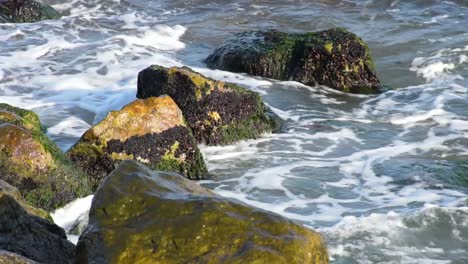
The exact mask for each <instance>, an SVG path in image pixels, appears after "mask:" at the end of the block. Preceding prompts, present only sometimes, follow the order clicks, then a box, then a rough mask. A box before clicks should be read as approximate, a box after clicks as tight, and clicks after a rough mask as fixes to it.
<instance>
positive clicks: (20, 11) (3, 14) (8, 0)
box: [0, 0, 61, 23]
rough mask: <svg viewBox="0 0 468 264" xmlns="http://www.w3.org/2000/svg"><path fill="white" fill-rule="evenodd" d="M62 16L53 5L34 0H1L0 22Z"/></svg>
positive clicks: (31, 20) (24, 21)
mask: <svg viewBox="0 0 468 264" xmlns="http://www.w3.org/2000/svg"><path fill="white" fill-rule="evenodd" d="M60 17H61V15H60V13H59V12H57V11H56V10H55V9H54V8H52V7H51V6H49V5H46V4H43V3H40V2H37V1H34V0H0V23H31V22H37V21H41V20H47V19H58V18H60Z"/></svg>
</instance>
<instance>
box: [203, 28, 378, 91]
mask: <svg viewBox="0 0 468 264" xmlns="http://www.w3.org/2000/svg"><path fill="white" fill-rule="evenodd" d="M206 63H207V65H208V66H209V67H211V68H217V69H222V70H227V71H232V72H245V73H249V74H252V75H256V76H263V77H268V78H273V79H278V80H293V81H298V82H301V83H303V84H306V85H326V86H328V87H331V88H334V89H337V90H340V91H343V92H350V93H364V94H367V93H376V92H378V91H379V89H380V88H381V86H382V85H381V83H380V81H379V79H378V78H377V76H376V72H375V66H374V63H373V61H372V58H371V54H370V52H369V48H368V46H367V44H366V43H365V42H364V41H363V40H362V39H361V38H360V37H358V36H356V35H355V34H353V33H351V32H348V31H347V30H345V29H343V28H334V29H329V30H324V31H320V32H309V33H305V34H296V33H291V34H288V33H283V32H279V31H275V30H270V31H250V32H242V33H237V34H235V35H234V36H233V37H231V38H229V39H227V40H226V41H225V42H224V44H222V45H221V46H220V47H218V48H217V49H216V50H215V51H214V52H213V53H212V54H211V55H210V56H208V58H207V59H206Z"/></svg>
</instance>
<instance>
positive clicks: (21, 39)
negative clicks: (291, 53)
mask: <svg viewBox="0 0 468 264" xmlns="http://www.w3.org/2000/svg"><path fill="white" fill-rule="evenodd" d="M44 2H46V3H49V4H52V5H53V6H54V7H55V8H57V9H58V10H60V11H62V12H63V13H64V14H65V16H64V17H63V18H62V19H60V20H55V21H42V22H39V23H32V24H0V102H6V103H9V104H12V105H15V106H18V107H23V108H27V109H32V110H34V111H36V112H37V113H38V114H39V115H40V117H41V120H42V122H43V123H44V125H45V126H46V127H47V128H48V135H49V136H50V137H51V138H52V139H53V140H54V141H55V142H56V143H57V144H59V146H60V147H61V148H62V149H63V150H67V149H68V148H69V147H70V146H72V145H73V144H74V143H75V142H76V141H77V139H78V138H79V137H80V136H81V135H82V134H83V132H84V131H86V130H87V129H88V128H89V127H90V126H91V125H93V124H96V123H97V122H99V121H100V120H101V119H102V118H103V117H104V116H105V115H106V114H107V113H108V112H109V111H110V110H117V109H120V108H121V107H122V106H123V105H125V104H127V103H129V102H130V101H132V100H134V99H135V94H136V80H137V74H138V72H139V71H140V70H142V69H144V68H145V67H147V66H149V65H151V64H159V65H164V66H173V65H178V66H180V65H187V66H190V67H193V68H194V69H195V70H197V71H199V72H201V73H203V74H205V75H207V76H211V77H213V78H218V79H223V80H226V81H231V82H235V83H238V84H240V85H242V86H244V87H246V88H248V89H251V90H254V91H257V92H259V93H261V95H262V96H263V99H264V100H265V102H266V103H267V104H268V105H269V106H270V107H271V108H272V109H273V110H274V112H276V113H277V114H278V115H279V116H280V117H281V118H282V119H284V123H285V125H284V129H283V131H282V132H281V133H279V134H271V135H265V137H264V138H261V139H258V140H250V141H246V142H241V143H239V144H236V145H232V146H226V147H206V146H202V151H203V153H204V155H205V159H206V162H207V164H208V167H209V170H210V173H211V174H212V175H213V180H211V181H204V182H201V183H200V184H202V185H203V186H205V187H208V188H211V189H213V190H215V191H216V192H217V193H219V194H220V195H223V196H226V197H233V198H236V199H239V200H241V201H243V202H245V203H248V204H251V205H253V206H257V207H260V208H263V209H265V210H269V211H273V212H276V213H279V214H281V215H284V216H286V217H288V218H291V219H295V220H297V221H299V222H302V223H303V224H305V225H306V226H309V227H311V228H313V229H315V230H318V231H319V232H321V233H322V234H323V236H324V238H325V239H326V241H327V244H328V247H329V252H330V256H331V258H332V263H340V264H341V263H441V264H442V263H453V264H455V263H456V264H462V263H468V198H467V197H468V196H467V194H468V94H467V93H468V1H466V0H452V1H442V0H441V1H436V0H406V1H399V0H361V1H359V0H317V1H305V0H304V1H300V0H281V1H280V0H278V1H266V0H255V1H247V0H237V1H224V0H217V1H212V0H210V1H209V0H183V1H182V0H158V1H156V0H154V1H146V0H145V1H143V0H126V1H124V0H122V1H118V0H114V1H112V0H97V1H94V0H93V1H91V0H63V1H58V0H54V1H52V0H45V1H44ZM335 26H341V27H346V28H348V29H349V30H351V31H353V32H355V33H356V34H358V35H360V36H361V37H362V38H364V40H365V41H367V43H368V44H369V46H370V49H371V52H372V54H373V57H374V60H375V62H376V65H377V69H378V73H379V76H380V78H381V80H382V81H383V83H384V84H385V85H386V86H388V87H390V88H391V90H389V91H388V92H385V93H383V94H380V95H374V96H362V95H350V94H343V93H341V92H337V91H334V90H331V89H329V88H326V87H308V86H304V85H301V84H299V83H296V82H280V81H275V80H271V79H263V78H257V77H251V76H248V75H244V74H233V73H229V72H223V71H214V70H209V69H207V68H206V67H205V65H204V64H203V62H202V60H203V59H204V58H205V57H206V56H208V55H209V53H210V52H211V51H212V50H213V49H214V48H215V47H216V46H217V45H219V44H221V43H222V41H223V40H224V39H225V38H226V37H228V36H229V35H230V34H231V33H233V32H239V31H244V30H256V29H271V28H273V29H278V30H283V31H288V32H304V31H316V30H322V29H327V28H330V27H335ZM90 201H91V199H90V198H88V199H85V200H82V201H78V202H77V203H76V204H75V205H74V206H75V208H74V209H70V208H71V207H70V208H66V209H64V210H62V211H61V212H60V214H57V215H55V217H56V220H57V221H58V222H61V223H65V224H66V222H67V221H71V220H70V219H73V218H74V217H76V215H77V212H78V211H80V210H81V211H83V210H86V207H87V206H89V202H90ZM77 207H81V208H79V209H77Z"/></svg>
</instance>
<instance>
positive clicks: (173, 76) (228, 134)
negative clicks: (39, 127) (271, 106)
mask: <svg viewBox="0 0 468 264" xmlns="http://www.w3.org/2000/svg"><path fill="white" fill-rule="evenodd" d="M164 94H167V95H169V96H170V97H172V98H173V99H174V101H175V102H176V103H177V105H179V107H180V109H181V110H182V112H183V114H184V117H185V118H186V120H187V122H188V124H189V126H190V127H191V128H192V131H193V133H194V135H195V138H196V139H197V141H198V142H199V143H205V144H207V145H227V144H231V143H235V142H237V141H240V140H245V139H254V138H257V137H259V136H260V135H261V134H262V133H266V132H272V131H276V130H278V129H279V126H280V125H279V122H278V120H277V119H275V117H273V114H272V113H270V112H268V109H267V107H266V106H265V105H264V103H263V102H262V100H261V98H260V96H259V95H258V94H257V93H255V92H252V91H249V90H247V89H244V88H242V87H240V86H237V85H235V84H232V83H226V82H223V81H217V80H213V79H211V78H208V77H205V76H203V75H201V74H200V73H198V72H195V71H193V70H192V69H190V68H188V67H180V68H178V67H172V68H165V67H162V66H157V65H153V66H150V67H148V68H146V69H145V70H143V71H141V72H140V73H139V74H138V93H137V97H138V98H148V97H150V96H160V95H164Z"/></svg>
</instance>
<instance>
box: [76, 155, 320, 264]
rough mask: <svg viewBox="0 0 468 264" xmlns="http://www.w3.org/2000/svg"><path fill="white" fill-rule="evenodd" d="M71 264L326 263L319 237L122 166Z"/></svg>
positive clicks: (181, 181)
mask: <svg viewBox="0 0 468 264" xmlns="http://www.w3.org/2000/svg"><path fill="white" fill-rule="evenodd" d="M77 263H96V264H97V263H301V264H302V263H328V255H327V249H326V246H325V244H324V242H323V240H322V238H321V236H320V235H319V234H317V233H316V232H314V231H312V230H310V229H308V228H305V227H303V226H301V225H299V224H297V223H295V222H293V221H290V220H287V219H285V218H283V217H281V216H279V215H276V214H274V213H270V212H267V211H263V210H261V209H256V208H251V207H249V206H246V205H244V204H241V203H239V202H237V201H234V200H229V199H226V198H222V197H220V196H218V195H216V194H213V193H212V192H211V191H209V190H207V189H205V188H203V187H200V186H198V185H197V184H195V183H193V182H191V181H189V180H186V179H185V178H184V177H182V176H180V175H177V174H175V173H164V172H154V171H151V170H149V169H148V168H146V167H144V166H143V165H142V164H139V163H138V162H135V161H125V162H123V163H122V164H121V165H120V167H119V168H118V169H116V170H115V171H114V172H112V173H111V174H110V175H109V176H108V177H107V178H106V179H105V180H104V182H103V183H102V185H101V186H100V188H99V189H98V191H97V192H96V194H95V196H94V199H93V203H92V206H91V211H90V219H89V225H88V227H87V229H86V230H85V232H84V233H83V234H82V235H81V237H80V240H79V242H78V246H77Z"/></svg>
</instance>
